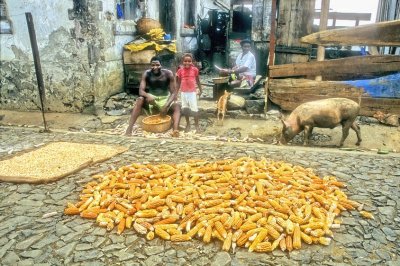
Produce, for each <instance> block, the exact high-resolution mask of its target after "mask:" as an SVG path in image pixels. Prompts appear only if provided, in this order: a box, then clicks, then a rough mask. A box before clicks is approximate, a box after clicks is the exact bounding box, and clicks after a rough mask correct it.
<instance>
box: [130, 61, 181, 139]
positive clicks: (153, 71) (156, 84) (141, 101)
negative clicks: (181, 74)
mask: <svg viewBox="0 0 400 266" xmlns="http://www.w3.org/2000/svg"><path fill="white" fill-rule="evenodd" d="M150 64H151V68H150V69H148V70H146V71H145V72H144V73H143V75H142V79H141V81H140V86H139V97H138V98H137V99H136V104H135V106H134V108H133V110H132V113H131V117H130V119H129V125H128V128H127V129H126V132H125V135H127V136H130V135H132V129H133V126H134V124H135V122H136V120H137V118H138V117H139V115H140V113H141V111H142V108H146V109H148V110H150V112H151V113H160V114H161V115H162V116H164V115H166V114H167V112H168V111H169V110H170V111H171V112H172V120H173V133H172V136H173V137H178V136H179V130H178V128H179V121H180V118H181V109H180V106H179V104H177V103H174V99H176V97H177V90H176V87H175V77H174V75H173V74H172V71H170V70H168V69H164V68H162V67H161V61H160V59H159V58H158V57H153V58H151V60H150ZM146 88H147V89H148V92H146Z"/></svg>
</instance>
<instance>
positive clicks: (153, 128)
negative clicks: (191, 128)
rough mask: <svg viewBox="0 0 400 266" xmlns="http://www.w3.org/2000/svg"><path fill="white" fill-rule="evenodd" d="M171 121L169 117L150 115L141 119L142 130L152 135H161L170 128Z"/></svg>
mask: <svg viewBox="0 0 400 266" xmlns="http://www.w3.org/2000/svg"><path fill="white" fill-rule="evenodd" d="M171 124H172V119H171V117H170V116H169V115H166V116H163V117H161V116H160V115H151V116H148V117H145V118H143V120H142V128H143V130H144V131H147V132H153V133H162V132H165V131H167V130H168V129H170V128H171Z"/></svg>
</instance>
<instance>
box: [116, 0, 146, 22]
mask: <svg viewBox="0 0 400 266" xmlns="http://www.w3.org/2000/svg"><path fill="white" fill-rule="evenodd" d="M145 5H146V1H144V0H118V1H117V7H116V8H117V18H118V19H122V20H138V19H139V18H141V17H142V13H143V12H142V10H144V9H145Z"/></svg>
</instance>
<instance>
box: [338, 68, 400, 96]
mask: <svg viewBox="0 0 400 266" xmlns="http://www.w3.org/2000/svg"><path fill="white" fill-rule="evenodd" d="M342 82H343V83H346V84H349V85H352V86H354V87H358V88H363V89H364V91H365V92H366V93H367V94H369V95H370V96H371V97H374V98H400V73H396V74H392V75H388V76H383V77H380V78H375V79H365V80H351V81H342Z"/></svg>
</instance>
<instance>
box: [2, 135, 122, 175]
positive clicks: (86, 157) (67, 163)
mask: <svg viewBox="0 0 400 266" xmlns="http://www.w3.org/2000/svg"><path fill="white" fill-rule="evenodd" d="M124 151H126V148H125V147H119V146H118V147H117V146H108V145H101V144H84V143H71V142H51V143H49V144H47V145H45V146H43V147H40V148H38V149H35V150H32V151H29V152H25V153H22V154H17V155H15V156H14V157H12V158H10V159H6V160H2V161H0V180H3V181H10V182H18V181H26V182H30V183H32V182H39V181H48V180H51V179H53V178H57V177H59V176H64V175H65V174H71V173H73V172H74V171H76V170H79V169H81V168H82V167H83V166H87V165H89V164H90V163H94V162H98V161H103V160H105V159H109V158H111V157H112V156H114V155H116V154H118V153H121V152H124Z"/></svg>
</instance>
